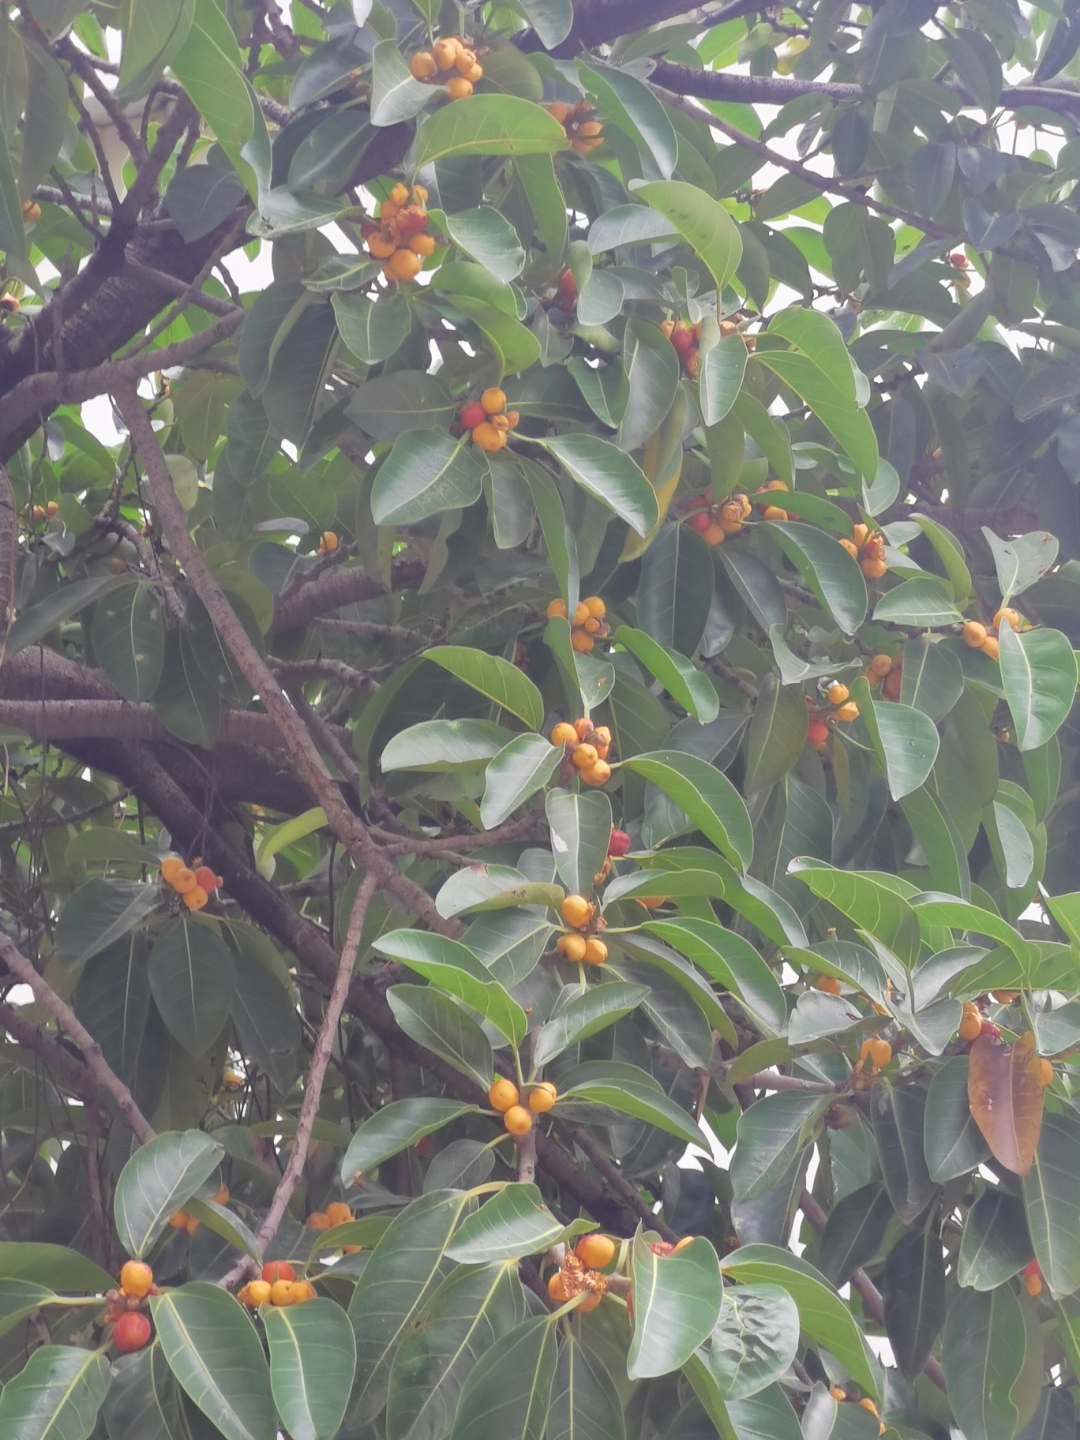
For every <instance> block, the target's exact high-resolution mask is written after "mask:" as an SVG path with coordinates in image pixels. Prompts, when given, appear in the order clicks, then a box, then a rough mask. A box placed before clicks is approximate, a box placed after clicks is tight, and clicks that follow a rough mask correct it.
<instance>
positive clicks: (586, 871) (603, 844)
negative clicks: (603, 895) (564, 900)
mask: <svg viewBox="0 0 1080 1440" xmlns="http://www.w3.org/2000/svg"><path fill="white" fill-rule="evenodd" d="M544 810H545V814H546V815H547V822H548V836H549V840H550V843H551V850H552V854H553V855H554V856H555V868H556V870H557V871H558V874H559V879H560V880H561V881H562V882H563V884H564V885H565V886H566V888H567V890H569V891H570V892H571V894H574V895H587V894H589V893H590V892H591V890H592V888H593V885H594V883H595V882H594V879H593V877H594V876H595V875H597V874H598V873H599V872H600V870H601V869H602V868H603V865H604V861H605V860H606V859H607V853H608V845H609V843H610V841H611V801H610V800H609V799H608V797H607V796H606V795H604V794H602V793H601V792H600V791H599V790H588V791H583V792H581V793H579V794H575V793H574V792H573V791H571V790H559V789H556V790H549V791H548V793H547V797H546V799H545V802H544Z"/></svg>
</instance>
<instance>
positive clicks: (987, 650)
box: [979, 635, 1001, 660]
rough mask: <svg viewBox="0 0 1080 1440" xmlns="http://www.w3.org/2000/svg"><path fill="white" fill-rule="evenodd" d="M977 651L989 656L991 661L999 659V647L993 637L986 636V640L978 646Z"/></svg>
mask: <svg viewBox="0 0 1080 1440" xmlns="http://www.w3.org/2000/svg"><path fill="white" fill-rule="evenodd" d="M979 649H980V650H981V651H982V653H983V654H984V655H989V657H990V659H991V660H997V659H1000V656H1001V646H1000V645H999V644H998V641H997V637H996V636H994V635H987V637H986V639H985V640H984V641H983V642H982V644H981V645H980V646H979Z"/></svg>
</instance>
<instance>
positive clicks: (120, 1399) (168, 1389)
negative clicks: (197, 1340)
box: [101, 1345, 183, 1440]
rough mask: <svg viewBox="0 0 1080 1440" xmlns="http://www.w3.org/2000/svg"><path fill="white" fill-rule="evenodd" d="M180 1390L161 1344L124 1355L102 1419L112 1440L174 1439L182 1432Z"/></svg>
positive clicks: (118, 1365) (115, 1368)
mask: <svg viewBox="0 0 1080 1440" xmlns="http://www.w3.org/2000/svg"><path fill="white" fill-rule="evenodd" d="M180 1404H181V1402H180V1390H179V1388H178V1386H177V1384H176V1381H175V1380H174V1379H173V1377H172V1372H171V1371H170V1370H169V1367H168V1365H167V1364H166V1361H165V1356H164V1355H163V1354H162V1351H161V1346H160V1345H152V1346H149V1347H148V1348H147V1349H145V1350H139V1351H136V1353H135V1354H134V1355H123V1356H121V1357H120V1359H119V1360H117V1361H116V1363H115V1364H114V1366H113V1380H112V1384H111V1385H110V1387H109V1393H108V1395H107V1396H106V1397H105V1405H104V1408H103V1410H102V1412H101V1418H102V1419H103V1420H104V1421H105V1428H106V1430H107V1431H108V1434H109V1440H174V1436H176V1435H178V1434H180V1433H181V1426H182V1424H183V1421H182V1420H181V1418H180Z"/></svg>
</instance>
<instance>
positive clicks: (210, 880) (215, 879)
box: [195, 865, 225, 895]
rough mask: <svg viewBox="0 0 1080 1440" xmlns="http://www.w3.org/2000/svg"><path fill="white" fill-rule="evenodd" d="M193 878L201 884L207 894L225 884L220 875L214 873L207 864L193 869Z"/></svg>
mask: <svg viewBox="0 0 1080 1440" xmlns="http://www.w3.org/2000/svg"><path fill="white" fill-rule="evenodd" d="M195 880H196V882H197V884H199V885H201V886H202V888H203V889H204V890H205V891H206V893H207V894H208V895H210V894H212V893H213V891H215V890H217V889H218V888H219V887H220V886H222V885H224V884H225V881H224V880H223V879H222V877H221V876H220V875H215V874H214V872H213V870H211V869H210V866H209V865H200V866H199V868H198V869H197V870H196V871H195Z"/></svg>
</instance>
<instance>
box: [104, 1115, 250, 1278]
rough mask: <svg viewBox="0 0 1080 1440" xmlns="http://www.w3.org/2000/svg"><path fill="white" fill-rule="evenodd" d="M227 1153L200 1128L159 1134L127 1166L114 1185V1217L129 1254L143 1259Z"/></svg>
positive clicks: (136, 1153) (121, 1239) (138, 1151)
mask: <svg viewBox="0 0 1080 1440" xmlns="http://www.w3.org/2000/svg"><path fill="white" fill-rule="evenodd" d="M222 1154H223V1151H222V1148H221V1146H220V1145H219V1144H218V1142H217V1141H216V1140H213V1139H211V1137H210V1136H209V1135H204V1134H202V1132H201V1131H199V1130H185V1131H182V1132H181V1131H171V1132H169V1133H167V1134H165V1135H156V1136H155V1137H154V1139H153V1140H150V1141H148V1142H147V1143H146V1144H145V1145H144V1146H143V1147H142V1148H141V1149H140V1150H136V1152H135V1154H134V1155H133V1156H132V1157H131V1159H130V1160H129V1161H128V1162H127V1164H126V1165H125V1166H124V1168H123V1170H122V1171H121V1172H120V1178H119V1179H118V1180H117V1182H116V1193H115V1195H114V1196H113V1215H114V1218H115V1220H116V1230H117V1234H118V1235H119V1236H120V1242H121V1244H122V1245H123V1246H124V1249H125V1250H127V1252H128V1254H129V1255H133V1256H134V1257H135V1258H136V1259H141V1258H142V1256H144V1255H145V1254H146V1253H147V1251H148V1250H149V1249H150V1248H151V1246H152V1245H153V1244H154V1241H155V1240H156V1239H157V1238H158V1236H159V1235H160V1234H161V1233H162V1231H163V1230H164V1229H165V1226H166V1224H167V1222H168V1219H169V1216H170V1215H172V1214H173V1213H174V1212H175V1211H177V1210H179V1209H181V1208H182V1206H183V1204H184V1201H185V1200H189V1199H190V1198H191V1196H192V1195H194V1194H195V1191H196V1190H198V1188H199V1186H200V1185H202V1183H203V1182H204V1181H205V1180H208V1179H209V1178H210V1176H211V1175H212V1174H213V1173H214V1171H215V1170H216V1169H217V1167H218V1165H219V1164H220V1162H221V1157H222Z"/></svg>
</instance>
